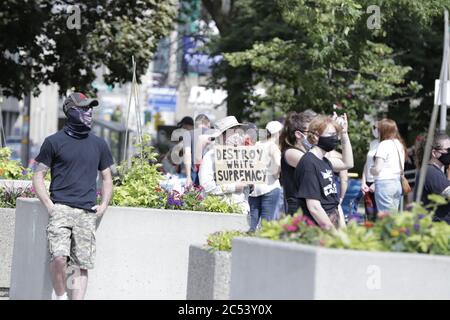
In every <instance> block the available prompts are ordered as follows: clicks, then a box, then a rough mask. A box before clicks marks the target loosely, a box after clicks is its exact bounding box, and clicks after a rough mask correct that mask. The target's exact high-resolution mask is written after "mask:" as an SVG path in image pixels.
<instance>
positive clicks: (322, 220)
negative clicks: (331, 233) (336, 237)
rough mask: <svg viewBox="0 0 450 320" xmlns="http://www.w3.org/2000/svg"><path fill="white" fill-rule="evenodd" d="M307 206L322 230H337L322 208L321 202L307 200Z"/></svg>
mask: <svg viewBox="0 0 450 320" xmlns="http://www.w3.org/2000/svg"><path fill="white" fill-rule="evenodd" d="M306 206H307V207H308V210H309V212H310V213H311V215H312V216H313V218H314V220H316V222H317V224H318V225H319V226H320V227H321V228H323V229H327V230H330V229H335V228H334V225H333V223H332V222H331V220H330V218H329V217H328V215H327V213H326V212H325V210H324V209H323V208H322V205H321V204H320V201H319V200H315V199H306Z"/></svg>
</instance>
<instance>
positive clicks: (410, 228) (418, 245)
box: [256, 196, 450, 255]
mask: <svg viewBox="0 0 450 320" xmlns="http://www.w3.org/2000/svg"><path fill="white" fill-rule="evenodd" d="M431 200H434V203H433V204H431V205H430V206H429V207H428V208H424V207H422V206H421V205H418V204H415V205H414V207H413V208H412V210H411V211H407V212H402V213H400V214H391V213H388V212H381V213H380V214H379V219H378V220H377V221H376V222H375V223H373V222H370V221H366V222H364V223H363V224H358V223H357V222H356V221H354V220H353V221H350V222H349V223H348V225H347V227H346V228H345V229H341V230H338V231H336V232H331V231H327V230H323V229H321V228H319V227H318V226H316V225H315V224H314V223H313V222H312V221H311V220H309V219H308V218H307V217H305V216H302V215H296V216H294V217H287V218H284V219H282V220H280V221H271V222H263V223H262V228H261V230H259V231H258V232H257V233H256V236H257V237H261V238H268V239H272V240H283V241H290V242H297V243H303V244H310V245H316V246H323V247H328V248H336V249H353V250H366V251H391V252H413V253H425V254H439V255H450V225H448V224H447V223H445V222H433V221H432V216H433V212H434V209H435V208H436V206H437V205H439V204H441V205H442V204H446V203H447V201H446V200H445V199H444V198H442V197H440V196H433V197H431ZM430 209H431V211H430Z"/></svg>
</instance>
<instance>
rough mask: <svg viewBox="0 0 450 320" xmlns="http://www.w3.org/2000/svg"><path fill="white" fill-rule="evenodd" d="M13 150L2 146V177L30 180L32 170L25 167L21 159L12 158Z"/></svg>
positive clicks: (0, 177) (0, 157)
mask: <svg viewBox="0 0 450 320" xmlns="http://www.w3.org/2000/svg"><path fill="white" fill-rule="evenodd" d="M10 157H11V150H10V149H9V148H0V179H8V180H30V179H31V177H32V173H31V170H29V169H26V168H24V167H23V166H22V165H21V164H20V162H19V161H15V160H11V159H10Z"/></svg>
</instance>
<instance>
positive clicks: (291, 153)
mask: <svg viewBox="0 0 450 320" xmlns="http://www.w3.org/2000/svg"><path fill="white" fill-rule="evenodd" d="M304 154H305V153H303V152H301V151H300V150H297V149H289V150H287V151H286V152H285V153H284V157H285V159H286V162H287V163H288V165H290V166H291V167H293V168H295V167H297V164H298V162H299V161H300V159H301V158H302V157H303V155H304Z"/></svg>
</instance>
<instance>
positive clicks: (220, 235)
mask: <svg viewBox="0 0 450 320" xmlns="http://www.w3.org/2000/svg"><path fill="white" fill-rule="evenodd" d="M248 235H249V234H248V233H246V232H242V231H219V232H215V233H213V234H210V235H209V237H208V240H207V245H208V248H209V249H210V251H213V252H214V251H231V242H232V240H233V239H234V238H236V237H243V236H248Z"/></svg>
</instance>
